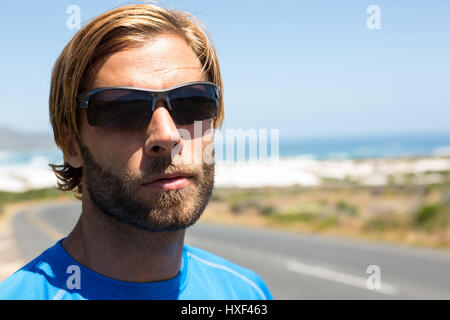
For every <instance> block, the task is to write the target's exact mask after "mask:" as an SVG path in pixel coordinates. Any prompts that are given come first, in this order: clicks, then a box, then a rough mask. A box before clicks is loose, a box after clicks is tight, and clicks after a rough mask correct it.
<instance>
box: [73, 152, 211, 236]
mask: <svg viewBox="0 0 450 320" xmlns="http://www.w3.org/2000/svg"><path fill="white" fill-rule="evenodd" d="M80 149H81V153H82V156H83V160H84V166H83V170H84V171H85V174H86V187H87V192H88V193H89V196H90V198H91V200H92V202H93V203H94V205H95V206H97V208H98V209H99V210H100V211H101V212H102V213H104V214H105V215H106V216H108V217H110V218H113V219H115V220H116V221H119V222H121V223H125V224H127V225H130V226H133V227H136V228H138V229H141V230H146V231H153V232H167V231H178V230H182V229H186V228H187V227H189V226H191V225H193V224H194V223H196V222H197V221H198V219H199V218H200V216H201V215H202V213H203V211H204V210H205V208H206V206H207V204H208V202H209V199H210V198H211V194H212V190H213V187H214V163H212V164H207V163H206V162H205V161H202V164H201V165H186V164H183V165H176V166H175V165H173V164H172V159H171V158H170V156H169V157H158V158H155V159H154V163H153V164H152V166H151V167H149V168H145V170H139V171H138V172H127V171H126V172H125V173H124V174H121V175H118V174H116V173H114V172H113V171H112V170H111V169H108V168H107V167H106V166H102V165H100V164H99V163H98V162H97V161H95V160H94V158H93V156H92V153H91V152H90V151H89V149H88V148H87V146H85V145H80ZM213 152H214V151H213ZM175 171H181V172H186V173H188V174H189V175H190V176H191V178H190V179H191V183H190V184H189V185H188V186H186V187H184V188H181V189H175V190H164V191H154V190H151V191H148V190H145V187H143V186H142V185H141V183H142V181H144V178H148V177H150V176H154V175H157V174H165V173H168V174H169V173H173V172H175Z"/></svg>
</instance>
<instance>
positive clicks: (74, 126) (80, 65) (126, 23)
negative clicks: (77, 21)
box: [49, 4, 224, 197]
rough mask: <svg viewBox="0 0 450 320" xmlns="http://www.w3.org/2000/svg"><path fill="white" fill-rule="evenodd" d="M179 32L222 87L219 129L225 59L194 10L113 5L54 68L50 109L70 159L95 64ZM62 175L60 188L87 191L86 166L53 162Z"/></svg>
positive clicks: (82, 32)
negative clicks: (82, 96) (81, 105)
mask: <svg viewBox="0 0 450 320" xmlns="http://www.w3.org/2000/svg"><path fill="white" fill-rule="evenodd" d="M166 33H173V34H177V35H179V36H181V37H182V38H184V39H185V40H186V42H187V43H188V44H189V45H190V47H191V48H192V50H193V51H194V52H195V54H196V55H197V57H198V59H199V61H200V63H201V64H202V72H203V73H204V74H205V75H206V77H207V80H208V81H211V82H214V83H215V84H216V85H217V86H218V87H219V91H220V92H219V93H220V100H219V108H218V115H217V118H216V119H215V121H214V128H215V129H216V128H217V127H220V126H221V125H222V122H223V119H224V106H223V85H222V76H221V73H220V66H219V61H218V58H217V54H216V51H215V48H214V45H213V43H212V41H211V37H210V35H209V33H208V31H207V30H206V28H205V27H204V25H203V24H202V23H201V22H200V21H199V20H198V19H197V18H196V17H194V16H193V15H191V14H190V13H187V12H185V11H180V10H166V9H164V8H161V7H159V6H157V5H155V4H136V5H128V6H123V7H120V8H117V9H113V10H110V11H108V12H105V13H103V14H101V15H100V16H98V17H96V18H95V19H93V20H92V21H91V22H89V23H88V24H87V25H86V26H84V27H83V28H82V29H81V30H80V31H79V32H78V33H77V34H76V35H75V36H74V37H73V38H72V40H71V41H70V42H69V43H68V44H67V46H66V47H65V48H64V50H63V51H62V53H61V54H60V56H59V57H58V59H57V60H56V63H55V66H54V68H53V72H52V78H51V85H50V97H49V109H50V110H49V111H50V122H51V124H52V127H53V134H54V139H55V142H56V145H57V146H58V147H59V148H60V149H61V150H62V152H63V154H64V159H66V155H68V152H69V147H68V143H67V136H69V137H74V138H75V139H76V140H77V141H78V142H80V141H81V138H80V133H79V113H78V112H77V104H76V97H77V95H78V94H79V93H81V92H83V91H85V90H88V89H89V86H90V82H91V80H92V78H93V76H94V73H95V67H96V66H97V65H98V63H99V62H100V61H101V60H102V59H103V58H105V57H106V56H108V55H110V54H113V53H115V52H118V51H120V50H124V49H126V48H135V47H139V46H141V45H143V44H144V43H145V41H147V40H149V38H151V37H152V36H155V35H160V34H166ZM50 167H51V168H52V170H53V171H54V172H55V174H56V176H57V177H58V179H59V181H58V189H59V190H62V191H70V190H73V189H75V188H77V192H78V194H77V196H78V197H79V196H80V195H81V192H82V185H81V176H82V168H73V167H72V166H70V164H68V163H67V162H66V161H64V164H63V165H54V164H50Z"/></svg>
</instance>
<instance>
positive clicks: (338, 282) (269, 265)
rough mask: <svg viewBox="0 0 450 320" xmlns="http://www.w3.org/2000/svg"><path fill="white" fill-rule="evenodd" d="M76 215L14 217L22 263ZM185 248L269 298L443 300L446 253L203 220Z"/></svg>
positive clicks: (44, 209) (50, 209) (68, 211)
mask: <svg viewBox="0 0 450 320" xmlns="http://www.w3.org/2000/svg"><path fill="white" fill-rule="evenodd" d="M80 212H81V204H80V202H70V203H63V204H61V203H53V204H42V205H39V206H36V207H33V208H31V209H28V210H25V211H22V212H19V213H18V214H16V215H15V217H14V219H13V221H12V227H13V228H14V234H15V238H16V241H17V242H16V243H17V248H18V250H19V253H20V255H21V257H22V259H23V261H29V260H31V259H33V258H34V257H36V256H37V255H38V254H40V253H41V252H42V251H43V250H45V249H46V248H48V247H50V246H51V245H53V244H54V243H55V242H56V241H57V240H59V239H61V238H63V237H64V236H66V235H67V234H68V233H69V232H70V230H71V229H72V228H73V226H74V225H75V222H76V221H77V219H78V217H79V215H80ZM186 243H188V244H191V245H194V246H197V247H200V248H203V249H206V250H208V251H211V252H213V253H216V254H218V255H221V256H223V257H225V258H227V259H229V260H231V261H233V262H235V263H237V264H239V265H242V266H244V267H247V268H249V269H252V270H254V271H255V272H257V273H258V274H259V275H260V276H261V277H262V278H263V279H264V280H265V282H266V283H267V285H268V287H269V289H270V290H271V292H272V295H273V296H274V298H275V299H450V272H449V271H450V253H449V252H445V251H438V250H429V249H413V248H408V247H403V246H394V245H387V244H376V243H371V242H365V241H356V240H344V239H339V238H334V237H326V236H317V235H308V234H293V233H288V232H282V231H271V230H265V229H256V228H244V227H236V226H224V225H218V224H213V223H206V222H199V223H197V224H196V225H195V226H193V227H191V228H189V229H188V231H187V232H186ZM378 284H379V285H378Z"/></svg>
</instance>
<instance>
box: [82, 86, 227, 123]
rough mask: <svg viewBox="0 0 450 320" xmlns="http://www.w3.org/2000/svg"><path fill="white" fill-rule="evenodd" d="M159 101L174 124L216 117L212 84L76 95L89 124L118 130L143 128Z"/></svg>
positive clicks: (112, 89) (216, 93)
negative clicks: (84, 109) (161, 100)
mask: <svg viewBox="0 0 450 320" xmlns="http://www.w3.org/2000/svg"><path fill="white" fill-rule="evenodd" d="M160 99H163V100H165V101H166V104H167V109H168V111H169V114H170V115H171V117H172V119H173V121H174V122H175V123H176V124H178V125H188V124H192V123H194V121H197V120H198V121H200V120H206V119H211V118H214V119H215V118H216V117H217V109H218V105H219V89H218V87H217V85H216V84H214V83H212V82H205V81H197V82H189V83H184V84H181V85H178V86H174V87H171V88H169V89H167V90H147V89H141V88H132V87H108V88H98V89H94V90H91V91H86V92H83V93H81V94H80V95H78V96H77V102H78V107H79V108H86V114H87V119H88V123H89V125H91V126H95V127H113V128H122V129H143V128H145V127H146V126H147V125H148V123H149V122H150V119H151V117H152V114H153V111H154V110H155V106H156V102H157V101H158V100H160Z"/></svg>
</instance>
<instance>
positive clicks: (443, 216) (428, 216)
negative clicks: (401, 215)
mask: <svg viewBox="0 0 450 320" xmlns="http://www.w3.org/2000/svg"><path fill="white" fill-rule="evenodd" d="M449 220H450V210H449V208H448V207H447V206H446V205H444V204H442V203H432V204H424V205H423V206H422V207H421V208H420V209H419V210H418V211H417V212H416V213H415V214H414V215H413V225H414V226H415V227H417V228H422V229H426V230H434V229H443V228H445V227H447V226H448V224H449Z"/></svg>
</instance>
